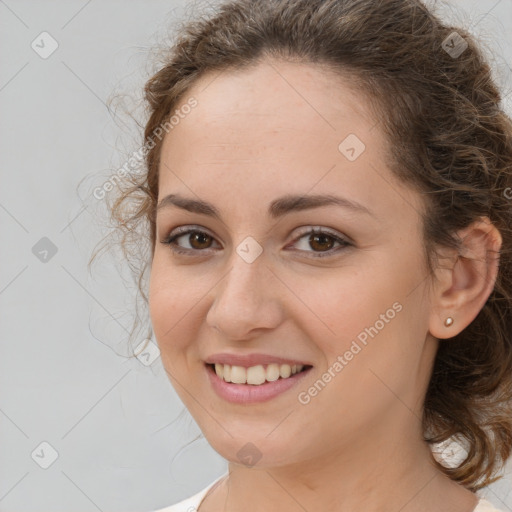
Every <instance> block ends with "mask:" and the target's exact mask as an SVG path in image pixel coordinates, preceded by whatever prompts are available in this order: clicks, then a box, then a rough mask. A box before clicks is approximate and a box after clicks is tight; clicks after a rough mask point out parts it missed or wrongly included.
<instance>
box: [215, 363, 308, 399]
mask: <svg viewBox="0 0 512 512" xmlns="http://www.w3.org/2000/svg"><path fill="white" fill-rule="evenodd" d="M311 368H312V367H309V368H307V369H306V370H304V371H302V372H299V373H295V374H294V375H291V376H290V377H288V378H287V379H282V378H279V379H277V380H275V381H274V382H265V383H263V384H260V385H259V386H254V385H252V384H233V383H232V382H226V381H225V380H224V379H221V378H220V377H219V376H218V375H217V374H216V373H215V370H214V369H213V368H212V367H211V366H210V365H206V371H207V373H208V377H209V379H210V382H211V384H212V387H213V389H214V391H215V392H216V393H217V394H218V395H219V396H220V397H221V398H223V399H224V400H227V401H228V402H232V403H236V404H252V403H257V402H266V401H267V400H271V399H272V398H274V397H276V396H277V395H280V394H281V393H284V392H285V391H287V390H289V389H290V388H292V387H293V386H295V385H296V384H297V383H298V382H299V381H300V380H302V378H303V377H304V376H305V375H306V374H307V373H308V372H309V370H311Z"/></svg>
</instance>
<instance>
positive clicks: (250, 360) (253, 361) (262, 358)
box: [205, 353, 311, 368]
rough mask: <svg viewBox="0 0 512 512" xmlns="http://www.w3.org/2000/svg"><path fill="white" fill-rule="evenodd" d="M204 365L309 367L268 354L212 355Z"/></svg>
mask: <svg viewBox="0 0 512 512" xmlns="http://www.w3.org/2000/svg"><path fill="white" fill-rule="evenodd" d="M205 363H206V364H216V363H218V364H229V365H231V366H243V367H245V368H249V367H250V366H256V365H258V364H262V365H264V364H272V363H276V364H289V365H290V366H292V365H294V364H301V365H303V366H311V365H310V364H309V363H307V362H304V361H298V360H295V359H288V358H283V357H277V356H273V355H270V354H245V355H242V354H227V353H221V354H213V355H211V356H209V357H208V358H207V359H205Z"/></svg>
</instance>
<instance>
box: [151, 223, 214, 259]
mask: <svg viewBox="0 0 512 512" xmlns="http://www.w3.org/2000/svg"><path fill="white" fill-rule="evenodd" d="M174 233H175V234H172V233H171V234H170V235H169V236H167V238H165V239H164V240H162V241H161V242H162V243H163V244H165V245H168V246H169V247H170V248H171V250H172V251H173V252H176V253H180V254H190V255H193V254H194V253H196V254H201V253H202V252H203V250H204V249H210V247H211V246H212V244H213V242H214V240H215V238H213V237H212V236H211V235H209V234H208V233H206V232H205V231H201V230H199V229H186V228H183V227H182V228H178V229H176V230H175V231H174ZM205 253H206V251H205Z"/></svg>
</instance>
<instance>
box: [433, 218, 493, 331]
mask: <svg viewBox="0 0 512 512" xmlns="http://www.w3.org/2000/svg"><path fill="white" fill-rule="evenodd" d="M457 236H458V237H459V238H460V240H461V243H462V247H461V251H460V252H458V251H456V250H454V249H451V250H447V251H444V253H443V252H441V259H444V260H445V262H448V264H447V265H445V266H443V267H440V268H438V269H436V276H437V280H436V282H435V284H434V286H433V296H432V302H431V305H432V310H431V314H430V320H429V331H430V333H431V334H432V336H435V337H436V338H439V339H444V338H452V337H453V336H455V335H457V334H459V333H460V332H461V331H462V330H464V329H465V328H466V327H467V326H468V325H469V324H470V323H471V322H472V321H473V320H474V319H475V318H476V316H477V315H478V313H479V312H480V310H481V309H482V308H483V306H484V304H485V302H486V301H487V299H488V298H489V295H490V294H491V292H492V291H493V289H494V284H495V282H496V277H497V275H498V268H499V251H500V249H501V244H502V237H501V234H500V232H499V231H498V229H497V228H496V227H495V226H494V225H493V224H492V223H491V221H490V220H489V218H488V217H482V218H480V219H479V220H477V221H475V222H474V223H473V224H471V225H470V226H468V227H467V228H464V229H463V230H461V231H458V232H457ZM448 317H452V318H453V323H452V324H451V325H450V326H447V325H446V324H445V320H446V318H448Z"/></svg>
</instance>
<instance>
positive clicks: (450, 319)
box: [444, 316, 453, 327]
mask: <svg viewBox="0 0 512 512" xmlns="http://www.w3.org/2000/svg"><path fill="white" fill-rule="evenodd" d="M452 324H453V318H452V317H451V316H449V317H448V318H447V319H446V320H445V321H444V325H446V327H450V325H452Z"/></svg>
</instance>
